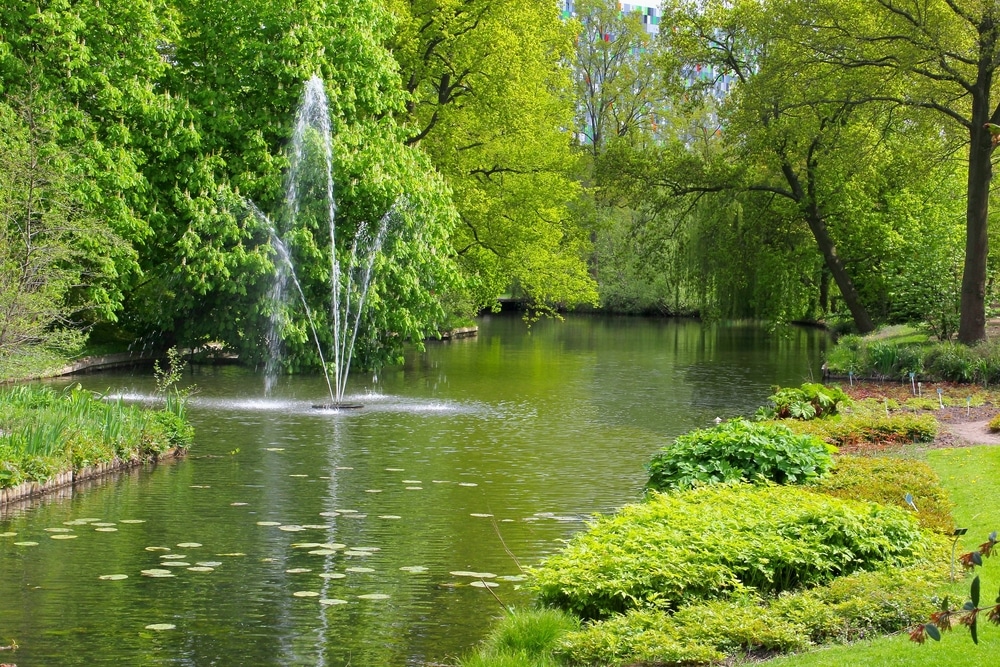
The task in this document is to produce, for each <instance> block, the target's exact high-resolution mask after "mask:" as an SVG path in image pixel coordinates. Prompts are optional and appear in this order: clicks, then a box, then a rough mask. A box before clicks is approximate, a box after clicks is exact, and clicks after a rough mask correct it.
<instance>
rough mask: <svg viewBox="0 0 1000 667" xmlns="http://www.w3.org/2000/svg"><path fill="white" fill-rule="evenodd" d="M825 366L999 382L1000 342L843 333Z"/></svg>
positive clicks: (876, 374) (870, 373)
mask: <svg viewBox="0 0 1000 667" xmlns="http://www.w3.org/2000/svg"><path fill="white" fill-rule="evenodd" d="M826 365H827V368H828V369H829V370H830V371H831V372H832V373H835V374H840V375H847V374H848V373H853V374H854V375H855V377H872V378H880V379H888V378H900V379H908V377H909V374H910V373H915V374H916V375H917V376H922V377H925V378H930V379H936V380H946V381H950V382H975V383H979V384H982V385H986V386H989V385H991V384H997V383H1000V343H997V342H995V341H986V342H982V343H980V344H978V345H975V346H968V345H961V344H958V343H953V342H950V341H944V342H938V343H935V344H930V345H929V344H923V345H913V344H907V343H897V342H894V341H882V340H876V339H870V338H862V337H860V336H843V337H841V339H840V340H838V341H837V345H836V347H834V349H833V350H831V351H830V352H829V354H828V355H827V361H826Z"/></svg>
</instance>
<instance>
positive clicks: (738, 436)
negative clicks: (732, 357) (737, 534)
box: [647, 419, 832, 491]
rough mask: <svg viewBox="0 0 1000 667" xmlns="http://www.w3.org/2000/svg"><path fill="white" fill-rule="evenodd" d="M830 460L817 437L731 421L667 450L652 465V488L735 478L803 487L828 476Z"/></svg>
mask: <svg viewBox="0 0 1000 667" xmlns="http://www.w3.org/2000/svg"><path fill="white" fill-rule="evenodd" d="M831 462H832V459H831V458H830V452H829V450H828V448H827V446H826V445H824V444H823V442H821V441H820V440H819V439H817V438H814V437H812V436H807V435H795V434H794V433H792V431H791V430H789V429H788V428H786V427H785V426H782V425H780V424H768V423H755V422H751V421H747V420H746V419H732V420H730V421H727V422H724V423H722V424H719V425H718V426H715V427H714V428H708V429H700V430H697V431H692V432H690V433H686V434H684V435H682V436H679V437H678V438H677V439H676V440H674V443H673V444H672V445H668V446H667V447H664V448H663V449H662V450H661V451H660V452H659V453H658V454H656V455H655V456H654V457H653V460H652V461H651V462H650V464H649V466H648V467H649V482H648V483H647V487H648V488H650V489H654V490H658V491H663V490H667V489H676V488H686V487H690V486H693V485H695V484H699V483H715V482H730V481H735V480H745V481H758V480H765V481H771V482H777V483H779V484H786V483H787V484H795V483H803V482H806V481H808V480H810V479H813V478H815V477H817V476H819V475H821V474H823V473H824V472H826V470H827V469H828V468H829V467H830V464H831Z"/></svg>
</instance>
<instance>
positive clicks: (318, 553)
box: [309, 549, 337, 556]
mask: <svg viewBox="0 0 1000 667" xmlns="http://www.w3.org/2000/svg"><path fill="white" fill-rule="evenodd" d="M335 553H337V552H336V551H335V550H333V549H313V550H312V551H310V552H309V554H310V555H312V556H332V555H333V554H335Z"/></svg>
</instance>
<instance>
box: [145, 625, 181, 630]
mask: <svg viewBox="0 0 1000 667" xmlns="http://www.w3.org/2000/svg"><path fill="white" fill-rule="evenodd" d="M176 627H177V626H176V625H174V624H173V623H150V624H149V625H147V626H146V629H147V630H173V629H175V628H176Z"/></svg>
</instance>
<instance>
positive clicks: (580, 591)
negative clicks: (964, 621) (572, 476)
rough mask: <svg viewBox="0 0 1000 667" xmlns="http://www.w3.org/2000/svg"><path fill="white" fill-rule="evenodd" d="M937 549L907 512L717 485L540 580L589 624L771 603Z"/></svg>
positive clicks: (680, 496) (598, 541)
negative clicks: (735, 601) (642, 611)
mask: <svg viewBox="0 0 1000 667" xmlns="http://www.w3.org/2000/svg"><path fill="white" fill-rule="evenodd" d="M933 543H934V541H933V540H931V539H930V538H929V537H928V536H927V535H925V534H924V533H923V532H922V531H921V530H920V528H919V527H918V525H917V523H916V521H915V520H914V519H913V518H912V517H911V516H909V515H908V514H907V513H906V512H904V511H903V510H900V509H898V508H895V507H883V506H881V505H876V504H874V503H865V502H855V501H847V500H841V499H839V498H833V497H830V496H825V495H822V494H816V493H812V492H809V491H804V490H802V489H800V488H797V487H789V486H785V487H780V486H765V487H754V486H750V485H746V484H728V485H714V486H705V487H700V488H695V489H691V490H688V491H680V492H674V493H669V494H652V496H651V498H650V499H649V501H648V502H646V503H643V504H638V505H627V506H626V507H624V508H622V510H621V511H620V512H618V513H617V514H615V515H613V516H607V517H602V518H600V519H598V520H597V521H596V522H595V523H594V524H592V525H591V526H590V528H589V529H588V530H587V531H586V532H583V533H580V534H577V535H576V536H575V537H574V538H573V539H572V540H571V541H570V542H569V543H568V545H567V546H566V547H565V549H563V550H562V551H561V552H559V553H557V554H555V555H554V556H551V557H549V558H548V559H547V560H545V561H544V562H543V563H542V565H541V566H539V567H538V568H536V569H535V570H534V571H533V575H534V576H533V580H532V584H531V585H532V586H533V588H534V589H535V590H536V591H537V592H538V594H539V596H540V598H541V600H542V602H543V603H546V604H550V605H554V606H558V607H561V608H563V609H567V610H569V611H573V612H575V613H578V614H580V615H581V616H584V617H587V618H600V617H605V616H607V615H609V614H612V613H618V612H622V611H625V610H627V609H630V608H635V607H641V606H656V607H662V608H676V607H678V606H680V605H681V604H683V603H684V602H690V601H691V600H694V599H710V598H721V597H726V596H728V595H731V594H732V593H733V592H734V591H739V590H743V589H745V588H754V589H756V590H757V591H758V592H759V593H761V594H768V593H777V592H781V591H785V590H790V589H793V588H796V587H798V586H814V585H819V584H822V583H825V582H827V581H829V580H830V579H832V578H833V577H835V576H840V575H844V574H848V573H851V572H854V571H857V570H869V569H875V568H879V567H882V566H884V565H892V566H900V565H906V564H909V563H911V562H913V561H914V560H916V559H922V558H925V557H927V555H928V554H929V551H928V550H929V549H930V548H931V547H932V544H933Z"/></svg>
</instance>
